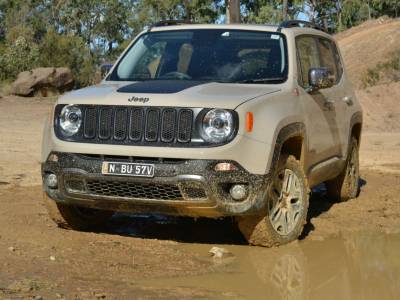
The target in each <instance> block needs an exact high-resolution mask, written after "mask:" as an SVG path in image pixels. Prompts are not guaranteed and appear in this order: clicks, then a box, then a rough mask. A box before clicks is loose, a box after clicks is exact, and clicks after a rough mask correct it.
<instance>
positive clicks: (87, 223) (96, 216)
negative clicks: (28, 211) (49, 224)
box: [43, 193, 114, 231]
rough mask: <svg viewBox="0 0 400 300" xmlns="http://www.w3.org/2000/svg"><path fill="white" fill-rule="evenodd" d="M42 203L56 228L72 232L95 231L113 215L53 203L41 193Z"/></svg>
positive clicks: (106, 212) (111, 213) (107, 212)
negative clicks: (71, 230)
mask: <svg viewBox="0 0 400 300" xmlns="http://www.w3.org/2000/svg"><path fill="white" fill-rule="evenodd" d="M43 202H44V205H45V206H46V209H47V211H48V214H49V216H50V218H51V219H52V220H53V221H54V222H55V223H56V224H57V226H58V227H61V228H65V229H74V230H82V231H87V230H95V229H99V228H101V227H102V226H104V225H105V224H106V223H107V222H108V220H109V219H110V218H111V217H112V215H113V214H114V213H113V212H111V211H106V210H97V209H92V208H84V207H77V206H72V205H65V204H61V203H57V202H55V201H54V200H53V199H51V198H50V197H49V196H48V195H47V194H46V193H43Z"/></svg>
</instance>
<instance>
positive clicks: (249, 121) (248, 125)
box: [246, 112, 254, 132]
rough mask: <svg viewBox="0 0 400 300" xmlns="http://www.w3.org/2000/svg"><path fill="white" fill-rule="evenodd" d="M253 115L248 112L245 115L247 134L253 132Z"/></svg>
mask: <svg viewBox="0 0 400 300" xmlns="http://www.w3.org/2000/svg"><path fill="white" fill-rule="evenodd" d="M253 121H254V119H253V113H252V112H248V113H247V114H246V131H247V132H252V131H253Z"/></svg>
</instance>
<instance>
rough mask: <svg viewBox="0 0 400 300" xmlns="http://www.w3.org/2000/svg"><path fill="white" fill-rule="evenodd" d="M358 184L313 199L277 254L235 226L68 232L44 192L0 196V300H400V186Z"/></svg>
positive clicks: (144, 225)
mask: <svg viewBox="0 0 400 300" xmlns="http://www.w3.org/2000/svg"><path fill="white" fill-rule="evenodd" d="M362 178H363V181H362V182H360V183H361V184H362V186H361V194H360V197H359V198H357V199H353V200H350V201H349V202H347V203H333V202H330V201H329V200H328V199H326V197H325V195H324V188H323V187H319V188H318V189H316V190H314V192H313V195H312V197H311V200H310V213H309V218H308V223H307V226H306V228H305V230H304V233H303V236H302V237H301V239H300V240H299V241H296V242H294V243H292V244H289V245H287V246H283V247H279V248H272V249H266V248H261V247H250V246H248V245H246V242H245V240H244V239H243V237H242V236H241V234H240V232H239V230H238V229H237V226H236V224H235V222H233V220H232V219H230V218H226V219H217V220H213V219H197V220H194V219H191V218H178V217H165V216H161V215H152V216H149V215H130V214H117V215H115V216H114V217H113V219H112V220H111V221H110V222H109V224H107V226H106V227H105V228H102V229H101V230H100V231H99V232H77V231H70V230H64V229H60V228H57V227H56V226H55V225H54V224H53V223H52V221H51V220H50V219H49V217H48V215H47V213H46V211H45V208H44V207H43V205H42V204H41V201H40V197H41V188H40V186H35V187H23V186H19V185H18V184H15V183H13V184H11V185H6V186H3V187H0V299H34V297H39V296H40V297H42V298H43V299H159V298H164V299H265V298H267V299H397V298H398V295H399V292H400V284H399V282H400V277H399V276H400V257H399V255H398V253H400V218H399V216H400V205H399V201H400V198H399V196H398V195H399V194H400V193H399V189H398V188H397V187H398V186H399V177H396V175H393V174H386V173H379V172H372V171H363V172H362ZM214 246H216V247H220V248H224V249H226V250H227V251H228V252H229V255H227V256H226V257H225V256H223V257H222V258H214V257H212V256H211V255H210V253H209V251H210V249H211V248H212V247H214ZM37 299H40V298H37Z"/></svg>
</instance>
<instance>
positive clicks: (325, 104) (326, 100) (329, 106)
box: [324, 98, 335, 110]
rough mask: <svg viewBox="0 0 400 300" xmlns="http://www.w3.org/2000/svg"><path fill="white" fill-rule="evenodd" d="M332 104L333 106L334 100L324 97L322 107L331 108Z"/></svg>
mask: <svg viewBox="0 0 400 300" xmlns="http://www.w3.org/2000/svg"><path fill="white" fill-rule="evenodd" d="M334 106H335V101H333V100H331V99H329V98H325V102H324V107H325V108H326V109H328V110H332V109H333V107H334Z"/></svg>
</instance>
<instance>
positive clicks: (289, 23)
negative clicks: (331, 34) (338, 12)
mask: <svg viewBox="0 0 400 300" xmlns="http://www.w3.org/2000/svg"><path fill="white" fill-rule="evenodd" d="M301 25H303V27H308V28H313V29H317V30H321V31H323V32H326V30H325V29H324V28H323V27H321V26H319V25H317V24H315V23H312V22H307V21H303V20H288V21H283V22H282V23H281V24H280V25H279V27H278V31H279V32H280V31H281V30H282V28H292V27H301Z"/></svg>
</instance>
